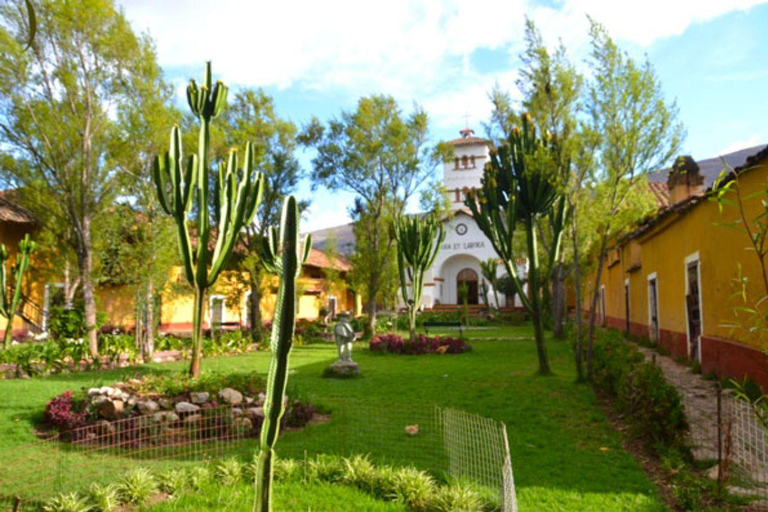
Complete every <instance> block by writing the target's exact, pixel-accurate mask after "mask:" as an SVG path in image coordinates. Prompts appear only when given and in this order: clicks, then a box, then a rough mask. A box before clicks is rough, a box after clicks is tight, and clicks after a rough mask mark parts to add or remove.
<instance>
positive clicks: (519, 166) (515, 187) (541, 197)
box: [465, 114, 567, 375]
mask: <svg viewBox="0 0 768 512" xmlns="http://www.w3.org/2000/svg"><path fill="white" fill-rule="evenodd" d="M521 118H522V127H521V128H518V127H515V128H513V129H512V132H511V133H510V134H509V137H508V138H507V141H506V142H505V143H504V144H502V145H501V146H499V147H498V148H496V149H494V150H493V151H492V152H491V159H490V161H489V163H488V164H486V168H485V172H484V174H483V180H482V186H481V188H480V189H479V190H478V191H477V192H475V193H472V194H470V195H469V196H468V197H467V199H466V201H465V204H466V205H467V207H468V208H469V209H470V210H471V211H472V215H473V217H474V219H475V221H476V222H477V225H478V227H479V228H480V230H481V231H482V232H483V233H484V234H485V236H487V237H488V239H489V240H490V241H491V244H492V245H493V248H494V249H495V250H496V253H497V254H498V255H499V257H501V259H502V260H503V262H504V266H505V267H506V269H507V272H508V273H509V277H510V279H511V280H512V283H513V285H514V287H515V290H516V291H517V295H518V296H519V297H520V301H521V302H522V303H523V306H524V307H525V309H526V310H527V311H528V313H529V314H530V315H531V319H532V320H533V329H534V335H535V338H536V350H537V352H538V356H539V373H541V374H543V375H549V374H550V373H552V372H551V370H550V367H549V358H548V356H547V347H546V344H545V341H544V314H545V313H544V308H545V306H544V301H543V299H542V296H541V291H542V290H541V286H542V281H543V279H542V277H541V276H540V272H541V269H540V265H539V246H538V229H537V225H538V223H539V222H540V221H541V220H542V219H543V218H544V217H548V218H549V222H550V224H551V226H552V230H553V232H554V237H553V241H552V243H551V244H550V247H549V254H548V255H547V256H548V258H549V265H548V266H547V267H546V268H547V269H552V268H553V266H554V265H553V264H554V262H555V261H556V260H557V258H558V255H559V252H560V245H561V243H560V242H561V240H562V233H563V230H564V226H565V216H566V208H565V205H566V198H565V195H564V193H563V192H562V190H561V189H560V184H559V183H558V175H559V176H562V175H563V174H566V175H567V169H565V170H563V169H557V168H556V167H555V164H554V158H553V154H554V149H555V148H554V144H553V141H552V140H551V137H549V136H545V137H539V136H538V135H537V133H536V128H535V127H534V126H533V124H532V122H531V118H530V116H529V115H528V114H523V115H522V116H521ZM518 224H522V225H523V226H524V227H525V231H526V241H527V249H528V251H527V256H528V280H527V281H528V287H529V288H530V294H527V293H525V290H524V289H523V280H522V279H521V277H520V275H519V274H518V272H517V266H516V260H517V256H518V255H516V254H515V253H514V249H513V245H512V239H513V236H514V233H515V229H516V228H517V226H518Z"/></svg>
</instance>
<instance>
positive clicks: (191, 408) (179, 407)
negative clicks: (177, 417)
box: [175, 402, 200, 414]
mask: <svg viewBox="0 0 768 512" xmlns="http://www.w3.org/2000/svg"><path fill="white" fill-rule="evenodd" d="M175 409H176V412H177V413H178V414H188V413H193V412H197V411H199V410H200V406H199V405H195V404H191V403H189V402H179V403H177V404H176V407H175Z"/></svg>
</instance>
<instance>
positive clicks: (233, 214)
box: [153, 62, 264, 378]
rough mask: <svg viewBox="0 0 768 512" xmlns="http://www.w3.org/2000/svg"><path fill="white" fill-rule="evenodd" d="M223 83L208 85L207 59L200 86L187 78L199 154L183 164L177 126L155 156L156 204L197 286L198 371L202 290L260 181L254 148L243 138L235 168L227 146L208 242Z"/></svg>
mask: <svg viewBox="0 0 768 512" xmlns="http://www.w3.org/2000/svg"><path fill="white" fill-rule="evenodd" d="M227 91H228V89H227V86H226V85H224V84H223V83H222V82H220V81H219V82H216V85H212V78H211V63H210V62H208V63H206V66H205V77H204V79H203V85H202V86H200V87H198V85H197V83H196V82H195V81H194V80H191V81H190V83H189V86H188V87H187V102H188V103H189V108H190V109H191V110H192V113H193V114H194V115H195V116H196V117H197V118H198V120H199V121H200V136H199V139H198V147H197V155H190V157H189V158H188V160H187V163H186V168H184V162H183V157H182V144H181V130H180V129H179V127H178V125H177V126H174V127H173V128H172V129H171V142H170V149H169V151H167V152H166V153H165V154H164V155H162V156H158V157H157V158H156V159H155V166H154V176H153V177H154V181H155V186H156V187H157V196H158V198H159V200H160V205H161V206H162V207H163V210H165V212H166V213H167V214H168V215H171V216H172V217H173V218H174V220H175V221H176V225H177V227H178V237H179V250H180V252H181V259H182V262H183V264H184V275H185V277H186V279H187V281H188V282H189V284H191V285H192V286H193V287H194V289H195V303H194V306H193V307H194V311H193V317H192V324H193V327H192V361H191V363H190V367H189V373H190V375H191V376H192V377H194V378H197V377H199V376H200V360H201V358H202V338H201V332H200V329H201V323H202V319H203V305H204V304H205V293H206V291H207V290H208V288H210V287H211V286H213V285H214V283H216V279H217V278H218V277H219V273H221V271H222V269H223V268H224V265H225V264H226V262H227V260H228V259H229V257H230V255H231V254H232V249H233V248H234V247H235V244H236V243H237V240H238V237H239V236H240V232H241V231H242V229H243V227H244V226H245V225H247V224H250V223H251V222H253V218H254V216H255V215H256V210H257V208H258V206H259V203H260V202H261V194H262V190H263V188H264V180H263V176H262V175H261V173H258V172H255V171H254V167H255V159H254V150H253V146H252V145H251V143H250V142H248V143H246V145H245V151H244V153H243V167H242V168H238V160H239V159H238V153H237V150H235V149H231V150H230V152H229V158H228V161H227V164H226V166H223V165H219V169H218V173H217V174H218V175H217V179H215V180H214V190H213V198H212V199H213V204H214V208H215V211H216V213H217V218H218V227H217V234H216V243H215V245H214V248H213V250H211V247H210V244H209V242H210V240H211V222H210V211H209V204H210V203H209V199H208V198H209V190H208V188H209V179H208V177H209V173H210V169H209V167H210V163H209V146H210V126H211V121H212V120H213V119H216V118H217V117H218V116H219V115H220V114H221V113H222V111H223V110H224V107H225V106H226V104H227ZM192 212H194V213H195V214H196V219H195V223H194V226H195V231H196V233H197V247H196V248H195V249H193V247H192V242H191V237H190V234H189V220H190V219H189V216H190V214H191V213H192Z"/></svg>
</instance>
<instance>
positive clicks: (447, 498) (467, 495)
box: [428, 484, 483, 512]
mask: <svg viewBox="0 0 768 512" xmlns="http://www.w3.org/2000/svg"><path fill="white" fill-rule="evenodd" d="M428 508H429V510H434V511H435V512H452V511H454V510H483V502H482V500H481V499H480V496H479V495H478V494H477V493H476V492H475V491H474V490H473V489H472V488H470V487H467V486H464V485H456V484H452V485H447V486H444V487H440V488H438V489H437V490H436V491H435V493H434V495H433V496H432V498H431V499H430V500H429V507H428Z"/></svg>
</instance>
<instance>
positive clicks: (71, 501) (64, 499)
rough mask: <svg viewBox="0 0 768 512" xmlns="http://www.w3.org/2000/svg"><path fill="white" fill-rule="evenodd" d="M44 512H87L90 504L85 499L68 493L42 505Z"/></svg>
mask: <svg viewBox="0 0 768 512" xmlns="http://www.w3.org/2000/svg"><path fill="white" fill-rule="evenodd" d="M43 510H44V511H45V512H89V511H90V510H91V504H90V503H89V502H88V500H87V499H86V498H83V497H81V496H78V495H77V493H74V492H70V493H66V494H61V495H59V496H56V497H55V498H53V499H52V500H50V501H49V502H48V503H46V504H45V505H43Z"/></svg>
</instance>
